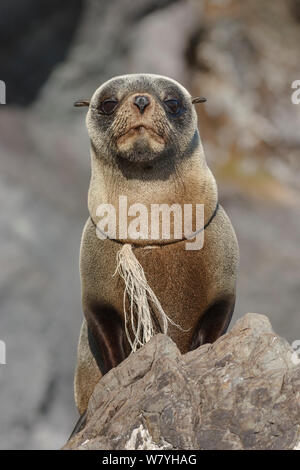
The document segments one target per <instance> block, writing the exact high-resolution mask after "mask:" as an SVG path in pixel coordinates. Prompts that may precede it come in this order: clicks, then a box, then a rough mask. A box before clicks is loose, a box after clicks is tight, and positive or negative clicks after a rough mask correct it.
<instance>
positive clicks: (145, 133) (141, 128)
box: [117, 123, 165, 145]
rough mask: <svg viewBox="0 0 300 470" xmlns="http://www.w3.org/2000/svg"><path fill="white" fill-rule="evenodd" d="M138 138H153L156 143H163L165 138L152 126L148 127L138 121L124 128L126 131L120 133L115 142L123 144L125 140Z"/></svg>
mask: <svg viewBox="0 0 300 470" xmlns="http://www.w3.org/2000/svg"><path fill="white" fill-rule="evenodd" d="M139 138H145V139H150V140H154V141H155V142H156V143H158V144H164V143H165V139H164V136H163V135H162V134H160V133H159V132H158V131H157V130H155V129H153V127H150V126H148V125H147V124H144V123H142V124H141V123H140V124H135V125H134V126H131V127H130V128H129V129H128V130H126V132H124V133H123V134H121V135H120V136H119V138H118V139H117V144H118V145H122V144H125V142H126V141H129V140H136V139H139Z"/></svg>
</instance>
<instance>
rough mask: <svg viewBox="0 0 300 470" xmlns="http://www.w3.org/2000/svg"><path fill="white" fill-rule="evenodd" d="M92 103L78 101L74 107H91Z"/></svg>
mask: <svg viewBox="0 0 300 470" xmlns="http://www.w3.org/2000/svg"><path fill="white" fill-rule="evenodd" d="M89 105H90V102H89V100H78V101H75V103H74V106H76V107H79V106H89Z"/></svg>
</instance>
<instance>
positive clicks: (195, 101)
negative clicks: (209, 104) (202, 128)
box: [192, 96, 207, 104]
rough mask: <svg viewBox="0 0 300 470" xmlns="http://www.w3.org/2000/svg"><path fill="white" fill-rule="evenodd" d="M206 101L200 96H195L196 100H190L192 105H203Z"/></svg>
mask: <svg viewBox="0 0 300 470" xmlns="http://www.w3.org/2000/svg"><path fill="white" fill-rule="evenodd" d="M205 101H207V99H206V98H203V97H201V96H197V97H196V98H192V103H193V104H197V103H205Z"/></svg>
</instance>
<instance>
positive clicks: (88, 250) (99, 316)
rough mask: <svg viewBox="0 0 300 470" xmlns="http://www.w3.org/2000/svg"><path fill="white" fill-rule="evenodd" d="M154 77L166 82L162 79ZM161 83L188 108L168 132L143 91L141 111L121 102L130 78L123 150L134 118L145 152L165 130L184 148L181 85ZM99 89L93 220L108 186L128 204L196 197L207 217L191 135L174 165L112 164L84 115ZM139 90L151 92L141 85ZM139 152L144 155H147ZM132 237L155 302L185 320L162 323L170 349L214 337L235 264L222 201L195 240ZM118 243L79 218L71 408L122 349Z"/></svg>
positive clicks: (206, 174) (206, 178)
mask: <svg viewBox="0 0 300 470" xmlns="http://www.w3.org/2000/svg"><path fill="white" fill-rule="evenodd" d="M135 77H137V76H130V75H129V76H127V77H122V78H123V81H124V84H123V87H122V84H120V89H121V90H122V91H123V92H124V88H126V83H128V84H129V86H130V85H131V83H132V82H134V80H135ZM147 77H148V78H147ZM146 78H147V80H149V81H150V82H151V81H153V82H154V83H155V80H157V78H156V76H149V75H147V76H146ZM158 78H161V77H158ZM163 80H165V81H166V83H167V84H168V79H165V78H164V79H163ZM108 83H109V82H108ZM170 83H171V84H172V85H173V86H176V87H178V88H180V91H181V93H183V94H184V96H185V99H186V100H187V102H189V103H190V104H189V106H190V109H189V112H190V113H191V114H190V118H189V120H188V121H187V123H186V124H185V126H186V127H185V131H184V135H178V132H177V130H176V127H174V126H173V125H172V122H171V124H170V123H169V122H167V120H166V117H165V114H164V112H163V110H162V108H161V106H160V105H159V104H158V101H151V105H150V106H149V109H148V110H147V112H145V116H144V115H143V116H141V115H140V114H139V113H138V110H137V109H135V107H134V106H132V105H131V97H132V94H134V93H135V92H139V93H140V92H143V94H145V92H144V90H140V89H136V90H134V87H133V92H132V93H131V94H130V93H129V95H128V96H127V97H125V99H124V100H123V101H122V105H120V108H119V109H118V110H117V112H116V113H117V114H116V117H115V121H114V127H113V132H114V133H116V135H117V136H118V139H117V145H119V146H122V145H124V146H125V151H126V146H128V148H130V146H131V145H133V144H134V140H135V134H134V132H135V131H133V133H131V134H130V126H132V125H134V124H136V123H138V124H139V123H140V122H142V124H143V125H145V126H146V125H149V126H151V127H152V130H151V131H149V133H148V132H147V131H146V133H147V139H148V141H149V142H150V144H149V145H150V146H151V148H152V150H153V149H154V152H155V151H160V150H161V148H162V147H164V145H167V144H166V142H167V138H168V135H171V134H172V133H173V134H174V135H175V137H176V138H177V140H178V141H177V143H176V148H177V152H178V155H181V153H183V152H184V151H185V148H186V147H187V145H188V142H189V141H190V140H191V138H192V136H193V134H194V133H195V130H196V128H197V117H196V113H195V111H194V109H193V106H192V103H191V98H190V95H189V94H188V92H187V91H186V90H185V89H184V88H183V87H181V86H180V85H179V84H177V83H176V82H173V81H171V80H170ZM105 85H106V84H105ZM162 88H163V87H162ZM102 91H103V87H100V89H98V90H97V91H96V92H95V94H94V97H93V98H92V101H91V105H90V109H89V112H88V116H87V126H88V130H89V134H90V138H91V159H92V175H91V184H90V189H89V198H88V205H89V212H90V215H91V217H92V218H93V220H94V221H97V216H96V210H97V207H98V206H99V204H101V203H103V202H105V203H111V204H113V205H115V207H117V205H118V196H119V195H126V196H127V197H128V204H133V203H135V202H139V203H143V204H145V205H146V206H147V207H149V206H150V204H153V203H159V204H162V203H167V204H173V203H179V204H188V203H193V204H195V203H198V204H200V203H203V204H204V205H205V221H208V220H209V218H210V217H211V215H212V213H213V211H214V209H215V207H216V203H217V199H218V198H217V188H216V183H215V180H214V178H213V176H212V174H211V172H210V170H209V169H208V167H207V164H206V161H205V156H204V153H203V149H202V146H201V142H200V141H199V142H198V144H197V146H196V147H195V149H193V152H192V153H191V155H189V158H184V159H178V160H177V161H176V165H175V170H174V171H173V170H172V168H168V166H166V165H162V166H161V167H159V166H158V167H155V164H154V167H153V168H150V170H149V171H148V170H147V169H143V166H141V165H143V164H144V161H139V162H138V165H139V167H138V168H137V166H134V165H133V166H130V164H128V167H127V166H126V165H127V164H125V166H124V167H122V166H121V167H119V166H118V165H117V164H116V162H115V160H114V159H113V158H112V159H111V160H109V155H107V154H105V155H103V154H104V153H105V150H103V149H104V147H103V146H104V144H103V143H102V141H101V138H102V133H101V132H99V128H97V120H95V118H94V116H93V113H94V112H95V106H97V104H96V103H97V100H98V97H99V95H101V93H102ZM149 96H150V98H151V93H150V92H149ZM126 116H127V117H126ZM155 120H156V121H157V122H156V124H155V123H154V121H155ZM153 123H154V124H153ZM128 129H129V132H128ZM153 129H154V132H158V133H160V138H158V137H157V136H153V135H152V131H153ZM124 131H127V132H128V139H126V138H124V137H122V135H124V134H122V133H124ZM120 135H121V137H120ZM130 139H132V141H133V144H132V142H131V140H130ZM178 155H177V156H175V157H178ZM149 161H150V163H151V159H150V160H149ZM149 161H148V162H147V161H145V164H149ZM158 165H160V164H158ZM131 170H132V173H130V171H131ZM147 171H148V173H149V172H150V176H149V177H145V178H144V177H143V174H144V173H143V172H145V173H147ZM135 172H136V173H135ZM141 175H142V176H141ZM124 241H125V240H122V242H124ZM127 241H129V242H130V240H127ZM134 242H135V244H136V243H138V244H139V245H140V246H138V247H135V248H134V254H135V256H136V258H137V259H138V261H139V262H140V263H141V265H142V266H143V268H144V271H145V275H146V278H147V281H148V283H149V285H150V286H151V288H152V290H153V291H154V293H155V294H156V296H157V298H158V299H159V301H160V303H161V305H162V307H163V309H164V311H165V312H166V314H167V315H168V316H169V317H170V318H171V319H172V320H173V321H174V322H175V323H177V324H179V325H181V326H182V327H183V328H184V329H185V330H187V331H182V330H180V329H178V328H176V327H175V326H173V325H169V330H168V334H169V335H170V336H171V338H172V339H173V340H174V341H175V343H176V344H177V346H178V347H179V349H180V351H181V352H182V353H185V352H187V351H189V350H191V349H193V348H195V347H198V346H199V345H200V344H203V343H205V342H211V341H214V340H215V339H217V338H218V337H219V336H220V335H221V334H223V333H224V332H225V331H226V329H227V327H228V324H229V321H230V318H231V315H232V312H233V308H234V302H235V284H236V270H237V265H238V245H237V240H236V237H235V233H234V230H233V228H232V226H231V223H230V221H229V219H228V217H227V215H226V213H225V211H224V210H223V208H222V207H221V206H220V208H219V210H218V212H217V214H216V216H215V218H214V219H213V220H212V222H211V224H210V225H209V226H208V227H207V229H206V230H205V235H204V246H203V248H202V249H201V250H195V251H187V250H185V242H186V241H185V240H182V241H177V242H176V243H172V244H166V243H165V241H164V240H158V241H153V240H146V241H142V240H141V241H138V242H137V241H136V240H135V241H134ZM121 247H122V245H121V244H120V243H118V242H117V241H113V240H109V239H107V240H100V239H99V238H98V237H97V235H96V230H95V226H94V225H93V223H92V221H91V219H89V220H88V221H87V223H86V225H85V228H84V232H83V237H82V244H81V252H80V260H81V261H80V272H81V282H82V302H83V311H84V314H85V319H86V320H85V321H84V323H83V327H82V331H81V336H80V341H79V347H78V364H77V370H76V375H75V400H76V404H77V407H78V409H79V412H80V413H83V412H84V411H85V410H86V408H87V404H88V400H89V398H90V395H91V393H92V391H93V388H94V386H95V385H96V383H97V382H98V380H99V378H100V377H101V373H100V371H99V367H100V368H101V372H102V373H106V372H107V371H108V370H109V369H110V368H111V367H115V366H116V365H117V364H118V363H119V362H121V361H122V360H123V359H124V358H125V357H126V356H127V355H128V354H129V353H130V348H129V344H128V342H127V340H126V337H125V335H124V320H123V293H124V283H123V280H122V279H121V278H120V277H118V276H113V274H114V272H115V270H116V256H117V252H118V250H120V248H121ZM156 323H157V330H158V331H159V321H158V320H156ZM87 325H88V328H89V331H90V333H91V336H92V338H93V343H94V347H92V349H94V350H93V354H94V355H93V354H92V352H91V347H90V344H91V343H90V342H89V341H88V333H87ZM94 356H95V357H96V360H97V361H96V360H95V358H94ZM97 363H98V365H97ZM98 366H99V367H98Z"/></svg>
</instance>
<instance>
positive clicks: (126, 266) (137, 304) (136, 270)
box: [114, 243, 187, 352]
mask: <svg viewBox="0 0 300 470" xmlns="http://www.w3.org/2000/svg"><path fill="white" fill-rule="evenodd" d="M116 273H118V274H119V275H120V276H121V277H122V278H123V280H124V283H125V289H124V297H123V308H124V321H125V333H126V337H127V339H128V341H129V344H130V346H131V349H132V352H135V351H136V350H137V349H138V348H139V347H141V346H143V345H144V344H146V343H147V342H148V341H149V340H150V339H151V338H152V336H153V335H154V333H155V331H154V326H153V322H152V316H151V307H150V304H152V305H153V306H154V307H155V309H156V310H157V312H158V313H159V315H160V318H161V321H162V332H163V333H164V334H166V333H167V331H168V322H169V323H171V324H172V325H174V326H176V327H177V328H179V329H180V330H182V331H187V330H184V329H183V328H182V327H181V326H180V325H177V324H176V323H175V322H173V320H171V318H169V317H168V316H167V314H166V313H165V312H164V310H163V308H162V306H161V304H160V302H159V300H158V298H157V297H156V295H155V294H154V292H153V290H152V289H151V287H150V286H149V284H148V282H147V279H146V276H145V273H144V270H143V268H142V266H141V264H140V263H139V261H138V260H137V258H136V256H135V255H134V253H133V251H132V247H131V245H130V244H128V243H126V244H124V245H123V247H122V248H121V250H119V251H118V253H117V268H116V271H115V273H114V275H115V274H116ZM126 297H128V299H129V313H127V311H126ZM149 302H150V304H149ZM128 317H129V318H128ZM135 317H136V321H135ZM128 323H130V324H131V329H132V333H133V339H131V337H130V332H129V329H128Z"/></svg>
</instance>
